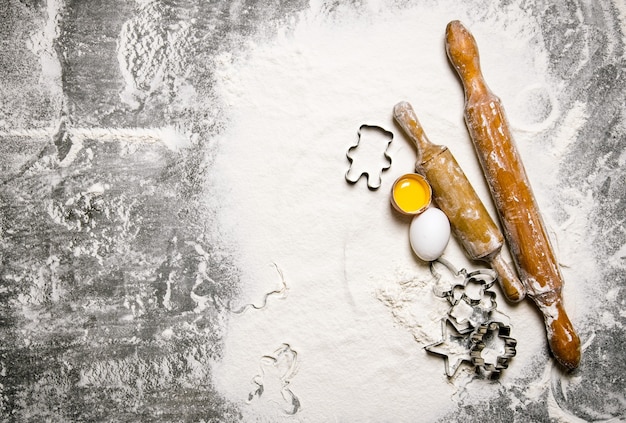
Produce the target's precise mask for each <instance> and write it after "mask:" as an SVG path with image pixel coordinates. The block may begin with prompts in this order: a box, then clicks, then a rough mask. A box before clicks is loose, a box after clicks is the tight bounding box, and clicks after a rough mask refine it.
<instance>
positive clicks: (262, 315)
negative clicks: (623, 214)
mask: <svg viewBox="0 0 626 423" xmlns="http://www.w3.org/2000/svg"><path fill="white" fill-rule="evenodd" d="M482 7H483V8H486V9H484V10H483V12H484V13H483V14H482V15H481V16H476V14H474V13H472V12H471V10H476V5H475V4H473V3H472V4H470V3H468V4H467V5H465V4H463V5H461V4H458V3H453V2H449V4H448V2H445V1H439V2H436V3H433V4H429V5H426V4H424V5H420V6H414V7H406V8H388V7H386V6H385V5H383V4H382V3H381V2H374V1H372V2H369V3H368V4H367V7H365V8H364V9H363V10H360V11H359V12H358V13H357V12H355V11H354V10H353V9H351V8H346V9H345V10H341V8H339V9H338V10H335V11H334V12H332V13H329V12H328V11H325V10H324V7H323V6H321V5H318V4H317V3H316V2H313V4H312V6H311V7H310V9H309V10H306V11H305V12H303V13H301V14H300V15H299V16H298V19H296V20H294V21H293V22H290V23H288V24H285V25H284V27H281V28H280V29H279V32H278V34H277V35H276V36H275V37H274V38H272V39H267V40H261V41H258V42H256V43H250V44H249V45H246V46H245V47H244V48H243V49H242V51H240V52H237V53H234V54H232V55H231V54H228V55H224V56H223V57H222V58H221V60H220V62H219V66H218V70H217V75H216V77H217V80H218V81H220V86H219V93H220V94H221V98H222V101H223V103H224V106H225V108H226V110H228V113H229V123H228V126H227V128H226V131H225V132H224V133H223V134H222V135H221V137H220V139H219V140H218V142H219V143H220V150H219V152H218V154H217V156H216V159H215V168H214V169H213V172H214V174H213V176H212V180H213V183H214V187H213V195H215V197H216V199H219V203H220V204H221V205H222V208H221V210H220V213H219V216H218V218H219V219H220V223H221V228H222V229H223V231H224V236H225V240H227V242H230V243H232V244H233V245H235V246H236V247H235V248H236V250H237V252H238V253H237V260H238V263H237V264H238V266H239V268H240V269H241V271H242V276H243V278H242V280H243V281H244V289H243V293H242V299H241V301H242V304H244V303H248V302H258V300H259V299H260V298H262V297H263V295H264V293H266V292H269V291H272V290H274V289H279V288H280V286H281V285H280V278H279V276H278V275H277V274H276V271H275V269H274V267H273V266H272V265H271V264H272V263H276V265H277V266H278V267H279V268H280V269H281V270H282V271H283V273H284V276H285V280H286V283H287V286H288V292H287V295H286V296H283V297H282V298H278V297H270V298H268V301H267V306H266V307H265V308H263V309H262V310H250V311H248V312H246V313H244V314H242V315H236V316H233V318H232V319H231V322H230V327H229V329H228V335H227V337H226V340H225V350H224V351H225V352H224V358H223V360H222V361H221V362H220V363H216V369H215V370H216V371H215V383H216V385H217V387H218V388H219V389H220V391H221V392H222V393H223V394H224V395H225V396H226V397H227V398H228V399H230V400H233V401H235V402H241V403H242V404H244V403H245V402H246V400H247V399H248V394H250V393H251V392H252V391H253V390H254V389H255V385H254V384H253V383H252V382H251V381H252V378H253V377H254V376H255V375H258V374H259V359H260V358H261V357H262V356H265V355H268V354H271V352H272V351H275V350H276V349H277V348H278V347H279V346H280V345H282V344H283V343H286V344H288V345H289V346H290V348H292V349H293V350H294V351H296V352H297V357H298V367H297V372H296V373H295V374H294V375H292V376H291V377H290V380H289V382H290V383H289V385H288V386H289V389H290V391H291V392H292V393H293V394H294V395H295V396H297V398H299V400H300V403H301V409H299V410H298V412H297V414H296V415H295V418H297V419H301V420H302V421H335V420H336V421H363V420H367V419H373V420H375V421H380V420H381V419H383V420H386V421H396V422H401V421H414V420H415V416H420V420H422V421H433V420H435V419H437V418H438V417H441V416H443V415H444V414H445V413H446V412H447V411H449V410H450V409H452V407H453V406H454V401H455V399H456V398H458V397H459V395H460V394H459V392H463V394H462V397H463V398H464V401H466V402H467V403H472V402H473V401H475V402H476V403H479V402H482V401H485V400H486V399H488V398H489V397H490V396H492V395H496V394H497V392H498V385H493V384H487V383H485V384H481V383H471V384H467V385H464V384H463V383H461V382H460V381H459V380H457V381H456V382H454V381H453V382H454V383H449V382H448V381H447V379H446V377H445V375H444V373H443V368H444V365H443V361H442V360H441V359H440V358H438V357H434V356H431V355H428V354H427V353H426V352H425V351H424V349H423V347H424V345H426V344H428V343H431V342H434V341H436V340H438V338H439V337H440V336H441V333H440V323H439V320H438V319H439V318H440V317H441V316H442V315H443V313H444V312H445V307H444V308H442V305H441V302H440V301H438V299H436V298H435V297H434V296H433V295H432V278H431V275H430V272H429V270H428V267H427V265H425V264H424V263H421V262H420V261H419V260H418V259H417V258H415V257H414V256H413V255H412V253H411V249H410V246H409V244H408V223H409V221H408V220H407V219H405V218H402V217H399V216H398V215H397V214H396V213H395V212H394V211H393V210H392V208H391V207H390V204H389V191H390V188H391V184H392V182H393V181H394V180H395V179H396V178H397V177H398V176H400V175H402V174H404V173H408V172H411V171H412V170H413V168H414V162H415V151H414V149H413V147H412V146H411V144H410V143H409V142H408V141H407V140H406V138H405V137H404V134H402V133H401V131H400V130H399V129H398V127H396V126H395V125H394V123H393V121H392V116H391V112H392V108H393V106H394V104H396V103H397V102H399V101H401V100H407V101H409V102H410V103H411V104H412V105H413V106H414V108H415V110H416V112H417V114H418V117H419V119H420V121H421V123H422V125H423V126H424V128H425V130H426V133H427V134H428V136H429V138H430V139H431V141H433V142H435V143H438V144H445V145H448V147H449V148H450V149H451V151H452V153H453V154H454V155H455V157H456V158H457V161H458V162H459V163H460V165H461V166H462V168H463V169H464V171H465V173H466V174H467V175H468V178H469V179H470V181H471V182H472V183H473V184H474V187H475V188H476V190H477V192H478V194H479V195H480V197H481V198H482V199H483V201H484V202H485V203H486V204H487V205H488V206H489V207H490V210H491V211H492V216H495V213H493V208H492V206H491V202H490V197H489V194H488V190H487V189H486V186H485V184H484V182H483V178H482V174H481V172H480V168H479V165H478V163H477V160H476V157H475V154H474V151H473V147H472V144H471V142H470V140H469V138H468V135H467V131H466V128H465V126H464V123H463V118H462V111H463V93H462V89H461V85H460V83H459V81H458V80H457V78H456V75H455V74H454V72H453V70H452V69H451V68H450V66H449V65H448V62H447V58H446V56H445V50H444V45H443V34H444V30H445V26H446V24H447V23H448V22H449V21H451V20H453V19H460V20H462V21H463V22H464V23H465V24H466V25H467V26H468V27H469V28H470V30H472V32H473V33H474V35H475V36H476V38H477V41H478V44H479V48H480V51H481V62H482V67H483V70H484V75H485V78H486V80H487V82H488V84H489V85H490V87H491V88H492V89H493V91H494V92H495V93H496V94H497V95H499V96H500V97H501V98H502V100H503V103H504V105H505V107H506V108H507V111H509V120H510V123H511V125H512V129H513V132H514V135H515V136H516V141H517V144H518V147H519V149H520V153H521V155H522V157H523V158H524V159H525V164H526V167H527V171H528V173H529V175H530V178H531V182H532V183H533V187H534V189H535V194H536V195H537V197H538V201H539V204H540V206H541V207H542V212H543V215H544V219H545V220H546V223H547V224H548V226H549V227H551V229H552V231H553V232H554V235H555V236H556V238H557V239H558V241H559V242H558V251H557V255H558V257H560V258H564V257H567V261H566V262H564V263H563V264H564V265H565V266H564V268H563V271H564V276H565V279H566V283H567V285H566V287H565V301H566V308H567V309H568V311H569V313H570V317H571V318H572V319H574V320H576V319H577V318H578V317H579V316H581V315H582V314H583V313H584V312H585V310H583V309H582V305H583V302H584V301H587V299H586V298H585V294H584V292H583V286H582V282H583V281H580V280H576V279H577V275H579V274H580V273H582V272H580V267H581V266H585V268H587V269H592V268H593V264H592V263H590V259H589V258H586V257H585V254H584V251H581V249H580V248H579V246H580V245H581V243H582V242H583V239H584V237H585V236H586V233H585V228H586V225H585V224H586V213H587V212H588V208H584V207H581V205H582V204H585V196H586V193H584V192H583V193H572V196H573V202H572V204H573V205H572V207H571V209H568V212H569V213H571V218H570V219H569V220H568V221H567V222H566V224H564V225H562V226H561V227H558V226H555V223H554V221H553V220H552V219H551V212H553V211H554V210H552V208H551V205H550V202H551V192H550V191H551V190H552V189H554V186H553V184H555V183H556V181H555V179H554V176H555V175H556V171H557V170H558V168H557V167H556V166H554V165H553V164H552V163H553V160H554V159H555V157H554V156H551V153H554V154H555V155H556V159H557V160H558V157H559V156H558V153H559V150H560V149H562V148H564V146H565V145H566V144H567V142H568V140H569V139H570V137H571V136H572V134H571V133H572V132H575V128H576V127H577V126H580V125H581V124H582V122H584V119H585V114H584V112H582V113H581V110H584V105H579V106H577V107H575V108H573V109H572V110H567V109H566V105H559V104H557V98H558V96H557V95H556V94H557V93H555V92H552V90H556V89H558V86H557V85H555V84H554V81H551V80H549V79H547V78H548V77H549V76H547V75H546V64H547V57H546V56H547V55H546V53H545V52H544V51H543V50H542V47H541V43H538V42H533V41H537V39H538V38H539V37H540V36H539V35H538V34H539V33H538V29H537V24H536V22H535V21H534V19H533V18H532V17H530V16H526V15H525V14H524V13H523V12H522V11H521V10H520V9H519V8H518V7H517V6H516V2H513V3H512V4H511V5H509V6H508V8H507V9H500V10H499V11H498V12H497V13H496V10H495V9H494V8H495V6H482ZM531 94H533V95H531ZM536 94H539V95H541V98H543V99H547V100H546V101H551V102H553V104H552V112H551V114H550V115H548V116H537V115H536V114H533V113H535V111H536V108H535V107H534V104H533V101H534V100H533V99H536V98H537V95H536ZM561 114H564V115H567V122H568V130H562V131H561V132H557V137H556V139H553V145H548V146H545V145H542V146H541V148H540V149H539V148H537V147H538V146H537V144H536V141H534V140H536V139H544V138H545V136H546V135H545V134H546V131H548V130H551V129H553V128H551V125H553V123H554V121H555V119H556V117H558V116H560V115H561ZM362 124H372V125H380V126H382V127H384V128H385V129H387V130H391V131H392V132H393V133H394V136H395V138H394V141H393V142H392V144H391V147H390V149H389V151H388V152H389V154H390V155H391V156H392V158H393V163H392V166H391V168H390V169H389V171H387V172H385V173H384V174H383V185H382V187H381V188H380V189H379V190H378V191H369V190H368V189H367V188H366V185H365V181H363V180H361V181H359V183H357V184H356V185H350V184H348V183H347V182H346V181H345V179H344V174H345V172H346V170H347V169H348V166H349V163H348V161H347V159H346V156H345V154H346V151H347V149H348V148H349V147H350V146H352V145H353V144H354V143H355V141H356V134H357V130H358V128H359V127H360V126H361V125H362ZM551 136H554V135H551ZM566 228H567V229H568V232H567V233H565V232H564V231H565V229H566ZM445 256H446V257H447V258H448V259H449V260H451V261H452V262H453V263H455V264H456V265H457V266H458V267H467V268H475V267H476V266H477V265H476V264H471V263H469V262H468V261H467V260H466V259H465V256H464V254H463V253H462V251H461V250H460V248H459V247H458V245H457V244H456V242H455V241H451V243H450V244H449V246H448V248H447V250H446V252H445ZM570 266H571V267H570ZM574 267H576V268H577V270H574ZM498 308H499V309H500V310H502V311H503V312H505V313H506V314H508V315H509V316H510V318H511V324H512V326H513V332H512V336H513V337H515V338H516V339H517V340H518V348H517V351H518V353H517V356H516V357H515V358H514V359H513V360H512V362H511V366H510V368H509V369H508V370H507V371H506V372H505V373H504V375H503V379H502V384H503V385H504V386H511V385H512V384H515V380H516V378H519V377H520V376H523V374H524V369H525V368H526V367H527V366H529V365H531V364H530V363H531V362H533V361H534V360H536V356H537V354H540V355H545V354H546V351H547V345H546V340H545V329H544V326H543V323H542V321H541V320H540V318H539V315H538V313H537V312H536V311H535V309H534V306H533V305H532V304H531V303H530V302H529V301H525V302H524V303H522V304H519V305H517V306H514V307H510V306H508V305H507V304H506V303H505V302H504V299H503V297H502V295H500V292H499V291H498ZM583 341H584V340H583ZM545 361H546V363H547V365H551V364H549V359H548V358H547V357H546V358H545ZM464 377H466V376H464V375H462V376H461V379H460V380H465V379H463V378H464ZM533 392H535V391H532V392H531V391H530V389H529V390H528V392H524V395H526V396H527V397H528V398H530V397H532V395H534V394H533ZM541 392H543V391H541ZM274 397H280V396H274ZM242 410H243V412H244V413H249V414H250V416H253V415H254V416H257V417H258V416H266V417H267V419H268V420H270V421H275V419H276V418H277V416H282V415H284V414H283V411H282V410H283V409H282V408H281V406H280V405H279V404H276V407H272V406H271V404H270V405H268V404H262V401H259V400H254V399H253V400H252V401H250V403H249V404H244V405H243V406H242ZM274 412H275V413H276V415H274V414H273V413H274ZM376 417H378V418H376ZM292 418H294V417H292Z"/></svg>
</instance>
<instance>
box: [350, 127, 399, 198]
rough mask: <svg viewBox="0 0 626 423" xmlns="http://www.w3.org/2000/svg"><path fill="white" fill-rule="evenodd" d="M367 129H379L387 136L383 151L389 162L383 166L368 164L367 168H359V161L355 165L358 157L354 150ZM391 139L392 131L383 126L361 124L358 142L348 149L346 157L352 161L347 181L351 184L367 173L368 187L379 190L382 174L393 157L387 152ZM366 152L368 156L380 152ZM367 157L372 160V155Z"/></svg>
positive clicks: (389, 165) (388, 166)
mask: <svg viewBox="0 0 626 423" xmlns="http://www.w3.org/2000/svg"><path fill="white" fill-rule="evenodd" d="M365 130H373V131H378V132H380V133H381V134H383V135H384V136H385V138H387V139H388V141H387V144H386V146H385V149H384V150H383V151H382V155H383V157H384V158H385V161H386V162H387V163H386V164H385V165H382V166H381V165H379V164H378V165H375V166H374V165H371V168H369V167H368V166H366V167H365V168H362V169H360V170H359V169H358V166H359V163H356V165H357V166H355V159H357V157H355V156H354V155H353V154H354V151H355V150H356V149H357V148H358V147H359V146H360V145H361V137H362V136H363V132H364V131H365ZM391 141H393V133H392V132H390V131H387V130H386V129H384V128H381V127H380V126H376V125H361V127H360V128H359V131H358V137H357V142H356V144H355V145H353V146H352V147H350V148H349V149H348V152H347V153H346V157H348V160H349V161H350V167H349V168H348V171H347V172H346V181H348V182H349V183H351V184H355V183H356V182H357V181H358V180H359V179H360V178H361V176H363V175H365V176H366V177H367V187H368V188H369V189H370V190H377V189H378V188H380V185H381V184H382V176H381V175H382V173H383V172H384V171H385V170H387V169H389V168H390V167H391V157H390V156H389V155H388V154H387V149H388V148H389V145H390V144H391ZM361 149H363V147H361V148H360V150H361ZM365 153H366V154H365V155H366V156H369V155H370V154H377V153H378V152H368V151H365ZM366 159H368V160H372V159H371V157H366ZM358 160H364V159H358ZM374 175H376V176H374Z"/></svg>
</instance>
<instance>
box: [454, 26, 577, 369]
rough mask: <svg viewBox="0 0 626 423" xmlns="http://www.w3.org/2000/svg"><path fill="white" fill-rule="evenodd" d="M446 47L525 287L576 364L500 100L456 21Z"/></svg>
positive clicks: (548, 253) (556, 276)
mask: <svg viewBox="0 0 626 423" xmlns="http://www.w3.org/2000/svg"><path fill="white" fill-rule="evenodd" d="M446 50H447V53H448V57H449V59H450V62H451V63H452V65H453V66H454V67H455V68H456V70H457V72H458V74H459V77H460V79H461V82H462V84H463V88H464V91H465V122H466V124H467V128H468V130H469V133H470V136H471V138H472V141H473V143H474V147H475V149H476V152H477V155H478V159H479V161H480V164H481V166H482V168H483V172H484V174H485V178H486V180H487V183H488V185H489V188H490V191H491V195H492V197H493V200H494V203H495V205H496V208H497V210H498V214H499V216H500V221H501V222H502V230H503V232H504V235H505V237H506V239H507V242H508V243H509V248H510V250H511V254H512V256H513V259H514V262H515V264H516V266H517V270H518V273H519V276H520V278H521V280H522V282H523V283H524V285H525V286H526V291H527V295H528V296H529V297H530V298H532V299H533V300H534V302H535V304H537V306H538V307H539V310H541V312H542V314H543V317H544V320H545V325H546V330H547V335H548V341H549V344H550V349H551V350H552V353H553V354H554V356H555V358H556V359H557V360H558V361H559V362H560V363H561V364H562V365H563V366H565V367H566V368H568V369H574V368H576V367H578V364H579V363H580V355H581V352H580V339H579V338H578V335H576V332H575V331H574V327H573V326H572V323H571V322H570V320H569V318H568V317H567V314H566V313H565V308H564V307H563V303H562V297H561V289H562V287H563V278H562V276H561V272H560V270H559V266H558V263H557V261H556V258H555V255H554V252H553V250H552V247H551V245H550V240H549V239H548V236H547V233H546V229H545V226H544V224H543V221H542V218H541V215H540V213H539V209H538V207H537V202H536V200H535V197H534V195H533V192H532V189H531V187H530V183H529V180H528V177H527V175H526V171H525V169H524V166H523V164H522V160H521V158H520V155H519V153H518V151H517V149H516V147H515V143H514V141H513V138H512V136H511V133H510V131H509V126H508V123H507V120H506V117H505V114H504V110H503V108H502V105H501V103H500V99H499V98H498V97H496V96H495V95H494V94H493V93H492V92H491V91H490V90H489V88H488V87H487V85H486V83H485V80H484V79H483V76H482V72H481V69H480V60H479V55H478V46H477V45H476V41H475V39H474V37H473V36H472V34H471V33H470V32H469V31H468V30H467V29H466V28H465V27H464V26H463V24H461V23H460V22H459V21H453V22H450V23H449V24H448V26H447V28H446Z"/></svg>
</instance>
